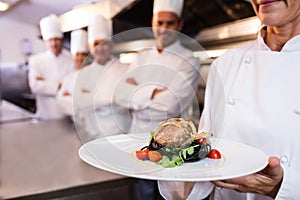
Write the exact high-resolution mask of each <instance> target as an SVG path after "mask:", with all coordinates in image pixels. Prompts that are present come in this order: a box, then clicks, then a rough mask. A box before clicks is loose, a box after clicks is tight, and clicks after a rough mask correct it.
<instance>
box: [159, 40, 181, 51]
mask: <svg viewBox="0 0 300 200" xmlns="http://www.w3.org/2000/svg"><path fill="white" fill-rule="evenodd" d="M179 47H180V42H179V40H176V41H175V42H173V43H172V44H171V45H169V46H167V47H165V48H158V47H156V49H157V52H158V53H163V52H164V51H167V52H176V51H177V49H178V48H179Z"/></svg>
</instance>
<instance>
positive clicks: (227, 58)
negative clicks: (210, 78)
mask: <svg viewBox="0 0 300 200" xmlns="http://www.w3.org/2000/svg"><path fill="white" fill-rule="evenodd" d="M255 46H256V41H253V42H250V43H248V44H245V45H242V46H238V47H234V48H231V49H229V50H228V51H226V52H225V53H224V54H222V55H221V56H219V57H218V58H217V59H216V60H214V61H213V63H212V66H213V67H216V68H217V69H218V71H227V70H232V69H233V68H238V67H240V65H241V63H242V59H243V57H244V56H245V55H246V54H247V53H248V52H249V51H252V50H253V49H254V47H255Z"/></svg>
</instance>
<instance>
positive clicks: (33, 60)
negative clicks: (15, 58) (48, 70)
mask: <svg viewBox="0 0 300 200" xmlns="http://www.w3.org/2000/svg"><path fill="white" fill-rule="evenodd" d="M47 56H48V53H47V52H46V51H45V52H40V53H36V54H34V55H32V56H30V58H29V65H30V66H35V65H37V64H39V63H43V62H45V59H46V58H47Z"/></svg>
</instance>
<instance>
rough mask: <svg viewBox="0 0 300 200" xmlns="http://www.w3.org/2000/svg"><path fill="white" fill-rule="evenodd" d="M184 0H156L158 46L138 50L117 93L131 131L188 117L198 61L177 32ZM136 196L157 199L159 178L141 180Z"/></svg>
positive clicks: (154, 25) (146, 130) (145, 130)
mask: <svg viewBox="0 0 300 200" xmlns="http://www.w3.org/2000/svg"><path fill="white" fill-rule="evenodd" d="M183 5H184V1H183V0H155V1H154V6H153V17H152V31H153V34H154V37H155V46H152V47H149V48H146V49H144V50H142V51H141V52H139V53H138V55H137V56H136V59H135V60H134V61H133V62H132V64H131V65H130V70H129V72H128V73H127V74H126V77H125V78H124V79H123V83H122V84H119V87H118V88H117V91H116V92H115V101H116V102H117V103H118V104H120V105H122V106H124V107H128V108H130V109H131V110H132V117H133V119H132V123H131V127H130V133H149V134H150V131H154V130H156V129H157V126H158V123H159V122H161V121H163V120H166V119H168V118H171V117H183V118H185V119H187V111H188V108H189V106H190V105H191V102H192V100H193V99H194V98H196V95H195V91H196V88H197V86H198V83H199V78H200V74H199V68H200V63H199V61H198V60H197V59H196V58H194V57H193V55H192V51H190V50H189V49H187V48H185V47H183V46H182V44H181V42H180V40H179V38H178V35H179V33H178V32H179V31H181V29H182V26H183V19H182V18H181V14H182V10H183ZM135 193H136V199H143V200H145V199H155V198H156V196H157V193H158V189H157V184H156V181H151V180H139V181H138V182H137V184H136V186H135Z"/></svg>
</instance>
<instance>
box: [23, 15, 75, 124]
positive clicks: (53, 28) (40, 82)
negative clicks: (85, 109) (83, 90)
mask: <svg viewBox="0 0 300 200" xmlns="http://www.w3.org/2000/svg"><path fill="white" fill-rule="evenodd" d="M40 29H41V33H42V37H43V40H44V41H45V44H46V46H47V48H48V50H47V51H45V52H42V53H39V54H36V55H33V56H32V57H31V58H30V59H29V75H28V76H29V86H30V89H31V91H32V93H34V94H35V96H36V107H37V112H36V117H37V118H38V119H42V120H45V119H55V118H62V117H63V116H64V114H63V113H62V112H61V110H60V109H59V106H58V103H57V101H56V94H57V92H58V90H59V89H60V88H61V84H62V81H63V79H64V77H65V76H66V75H67V74H69V73H71V72H72V71H73V70H74V64H73V60H72V57H71V54H70V53H69V52H68V51H67V50H65V49H63V33H62V31H61V27H60V23H59V21H58V18H57V16H56V15H54V14H51V15H49V16H46V17H44V18H42V19H41V21H40Z"/></svg>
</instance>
